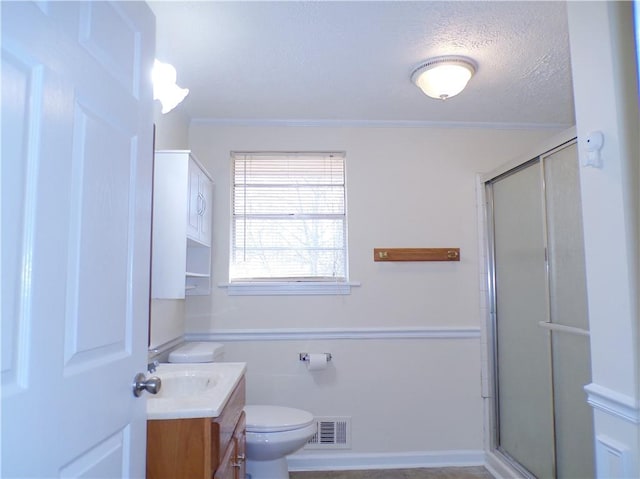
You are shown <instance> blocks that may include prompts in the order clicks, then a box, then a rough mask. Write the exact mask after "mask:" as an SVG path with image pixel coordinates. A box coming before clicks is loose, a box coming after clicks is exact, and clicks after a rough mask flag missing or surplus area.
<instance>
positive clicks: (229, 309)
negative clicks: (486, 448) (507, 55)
mask: <svg viewBox="0 0 640 479" xmlns="http://www.w3.org/2000/svg"><path fill="white" fill-rule="evenodd" d="M555 133H556V132H555V131H550V130H538V131H523V130H497V129H463V128H374V127H371V128H355V127H344V128H339V127H267V126H265V127H257V126H246V127H242V126H220V125H215V124H207V123H197V122H196V123H192V125H191V128H190V146H191V149H192V150H193V152H194V153H195V155H196V156H197V157H198V158H199V159H200V161H201V162H202V163H203V164H204V165H205V167H206V168H207V169H208V171H209V172H210V173H211V174H212V176H213V178H214V181H215V182H216V186H215V192H214V211H213V215H214V219H213V222H214V236H213V270H212V271H213V275H214V279H213V282H214V284H218V283H225V282H226V281H227V280H228V250H229V223H230V189H229V181H230V180H229V177H230V155H229V152H230V151H232V150H344V151H346V154H347V160H346V162H347V163H346V164H347V182H348V185H347V189H348V222H349V225H348V227H349V255H350V258H349V259H350V261H349V265H350V276H351V279H352V280H353V281H359V282H361V284H362V285H361V286H360V287H356V288H353V289H352V294H351V295H348V296H294V297H282V296H275V297H274V296H271V297H267V296H256V297H240V296H228V295H227V294H226V290H225V289H224V288H218V287H214V290H213V293H212V295H211V297H190V298H189V300H188V301H187V324H186V329H187V333H188V336H189V337H190V338H192V339H222V340H225V343H226V351H227V359H228V360H242V361H247V362H248V368H249V373H248V401H249V402H253V403H257V402H264V403H273V404H285V405H290V406H295V407H301V408H307V409H309V410H311V411H312V412H313V413H314V414H316V415H346V416H352V417H353V421H354V424H353V449H352V450H351V451H342V452H341V451H327V452H330V453H332V454H336V455H340V454H361V456H360V459H362V458H363V457H364V456H362V454H376V453H377V454H382V455H387V456H389V457H391V456H393V457H396V456H397V455H398V454H401V452H405V453H406V452H407V451H419V452H425V451H431V452H433V451H440V452H441V456H440V459H442V458H443V457H444V456H447V453H446V451H481V450H482V448H483V445H482V402H481V401H482V400H481V377H480V374H481V373H480V369H481V368H480V364H481V353H480V313H479V310H480V308H479V306H480V296H479V291H480V281H481V280H482V278H481V277H480V274H479V265H478V249H479V248H478V233H477V215H476V190H475V186H476V176H475V173H476V172H481V171H488V170H491V169H493V168H495V167H496V166H498V165H500V164H502V163H505V162H506V161H508V160H511V159H513V158H515V157H517V156H520V155H521V154H522V153H523V152H524V151H529V149H530V148H532V147H533V146H534V145H536V144H537V143H539V142H540V141H541V140H542V139H544V138H547V137H549V136H552V135H553V134H555ZM448 246H450V247H460V248H461V258H462V259H461V261H460V262H459V263H454V262H451V263H376V262H374V261H373V248H374V247H448ZM376 328H378V329H376ZM379 328H381V329H379ZM327 331H328V333H327ZM460 331H463V332H464V333H461V332H460ZM340 332H343V333H345V334H344V335H343V336H344V337H350V338H353V339H331V338H332V336H331V334H333V333H336V334H338V335H340V334H339V333H340ZM438 332H444V336H445V337H444V338H439V339H435V338H434V337H433V336H434V335H437V333H438ZM330 333H331V334H330ZM278 335H279V336H278ZM372 335H373V336H375V337H380V338H381V339H367V338H370V337H372ZM376 335H378V336H376ZM397 335H400V336H402V339H397V338H396V337H395V336H397ZM299 352H330V353H332V354H333V355H334V360H333V361H332V363H331V366H330V369H328V370H326V371H321V372H315V373H310V372H308V371H306V370H305V368H304V365H303V364H302V363H300V361H299V360H298V353H299ZM303 452H304V454H310V451H303ZM394 455H396V456H394ZM447 457H449V456H447ZM333 460H334V461H335V458H334V459H333ZM362 460H364V459H362ZM420 461H423V462H424V461H427V460H426V459H425V458H424V456H422V459H420ZM454 462H455V461H454Z"/></svg>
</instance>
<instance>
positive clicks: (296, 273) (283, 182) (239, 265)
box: [229, 153, 347, 282]
mask: <svg viewBox="0 0 640 479" xmlns="http://www.w3.org/2000/svg"><path fill="white" fill-rule="evenodd" d="M344 160H345V155H344V153H233V154H232V162H233V205H232V210H233V211H232V227H231V231H232V245H231V249H232V251H231V264H230V275H229V276H230V281H231V282H234V281H346V278H347V271H346V263H347V262H346V256H347V251H346V248H347V241H346V239H347V238H346V237H347V235H346V232H347V230H346V200H345V196H346V194H345V166H344Z"/></svg>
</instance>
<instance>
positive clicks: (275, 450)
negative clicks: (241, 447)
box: [244, 405, 316, 479]
mask: <svg viewBox="0 0 640 479" xmlns="http://www.w3.org/2000/svg"><path fill="white" fill-rule="evenodd" d="M244 412H245V413H246V421H247V476H248V477H250V478H251V479H288V477H289V470H288V467H287V458H286V456H287V455H289V454H292V453H294V452H296V451H297V450H298V449H300V448H301V447H302V446H304V445H305V444H306V443H307V441H309V439H311V438H312V437H313V435H314V434H315V433H316V425H315V422H314V420H313V415H312V414H311V413H310V412H307V411H303V410H302V409H295V408H290V407H282V406H252V405H249V406H245V408H244Z"/></svg>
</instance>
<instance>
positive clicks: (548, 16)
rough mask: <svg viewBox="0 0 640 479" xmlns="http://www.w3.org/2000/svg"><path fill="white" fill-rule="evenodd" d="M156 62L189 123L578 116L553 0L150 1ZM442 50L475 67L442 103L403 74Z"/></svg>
mask: <svg viewBox="0 0 640 479" xmlns="http://www.w3.org/2000/svg"><path fill="white" fill-rule="evenodd" d="M150 6H151V8H152V10H153V11H154V13H155V14H156V20H157V54H156V56H157V58H158V59H160V60H162V61H167V62H169V63H172V64H173V65H174V66H175V67H176V68H177V70H178V84H180V85H181V86H183V87H187V88H189V89H190V94H189V96H188V97H187V99H186V100H185V101H184V103H183V104H182V105H180V106H179V107H178V108H181V109H183V110H184V111H186V112H187V114H188V115H189V116H190V117H191V118H207V119H211V120H215V121H221V122H225V121H230V122H254V123H255V122H257V123H261V122H265V123H268V122H271V121H275V122H294V123H295V122H302V123H304V122H312V123H314V122H320V123H322V122H332V121H338V122H342V123H350V122H351V123H356V124H357V123H376V122H381V123H390V124H393V123H397V124H404V123H407V124H413V123H415V124H422V123H431V122H433V123H452V122H460V123H478V122H480V123H491V124H515V125H540V126H549V125H552V126H567V125H572V124H573V123H574V112H573V97H572V85H571V68H570V57H569V39H568V32H567V17H566V5H565V3H564V2H561V1H552V2H540V1H534V2H509V1H507V2H496V1H471V2H458V1H449V2H444V1H443V2H426V1H425V2H405V1H387V2H384V1H376V2H361V1H351V2H329V1H315V2H266V1H259V2H219V1H197V2H186V1H179V2H166V1H160V2H150ZM439 55H464V56H468V57H471V58H473V59H474V60H475V61H476V62H477V64H478V66H479V67H478V71H477V72H476V75H475V76H474V77H473V78H472V79H471V81H470V82H469V85H468V87H467V89H466V90H465V91H463V92H462V93H461V94H460V95H458V96H456V97H454V98H451V99H449V100H446V101H440V100H433V99H430V98H428V97H426V96H424V95H423V94H422V93H421V92H420V90H418V88H416V87H415V86H414V85H413V84H412V83H411V82H410V80H409V77H410V75H411V72H412V71H413V69H414V68H415V67H416V66H418V65H419V64H420V63H421V62H422V61H424V60H425V59H427V58H429V57H433V56H439Z"/></svg>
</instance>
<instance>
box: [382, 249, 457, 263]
mask: <svg viewBox="0 0 640 479" xmlns="http://www.w3.org/2000/svg"><path fill="white" fill-rule="evenodd" d="M373 261H460V248H374V249H373Z"/></svg>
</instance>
